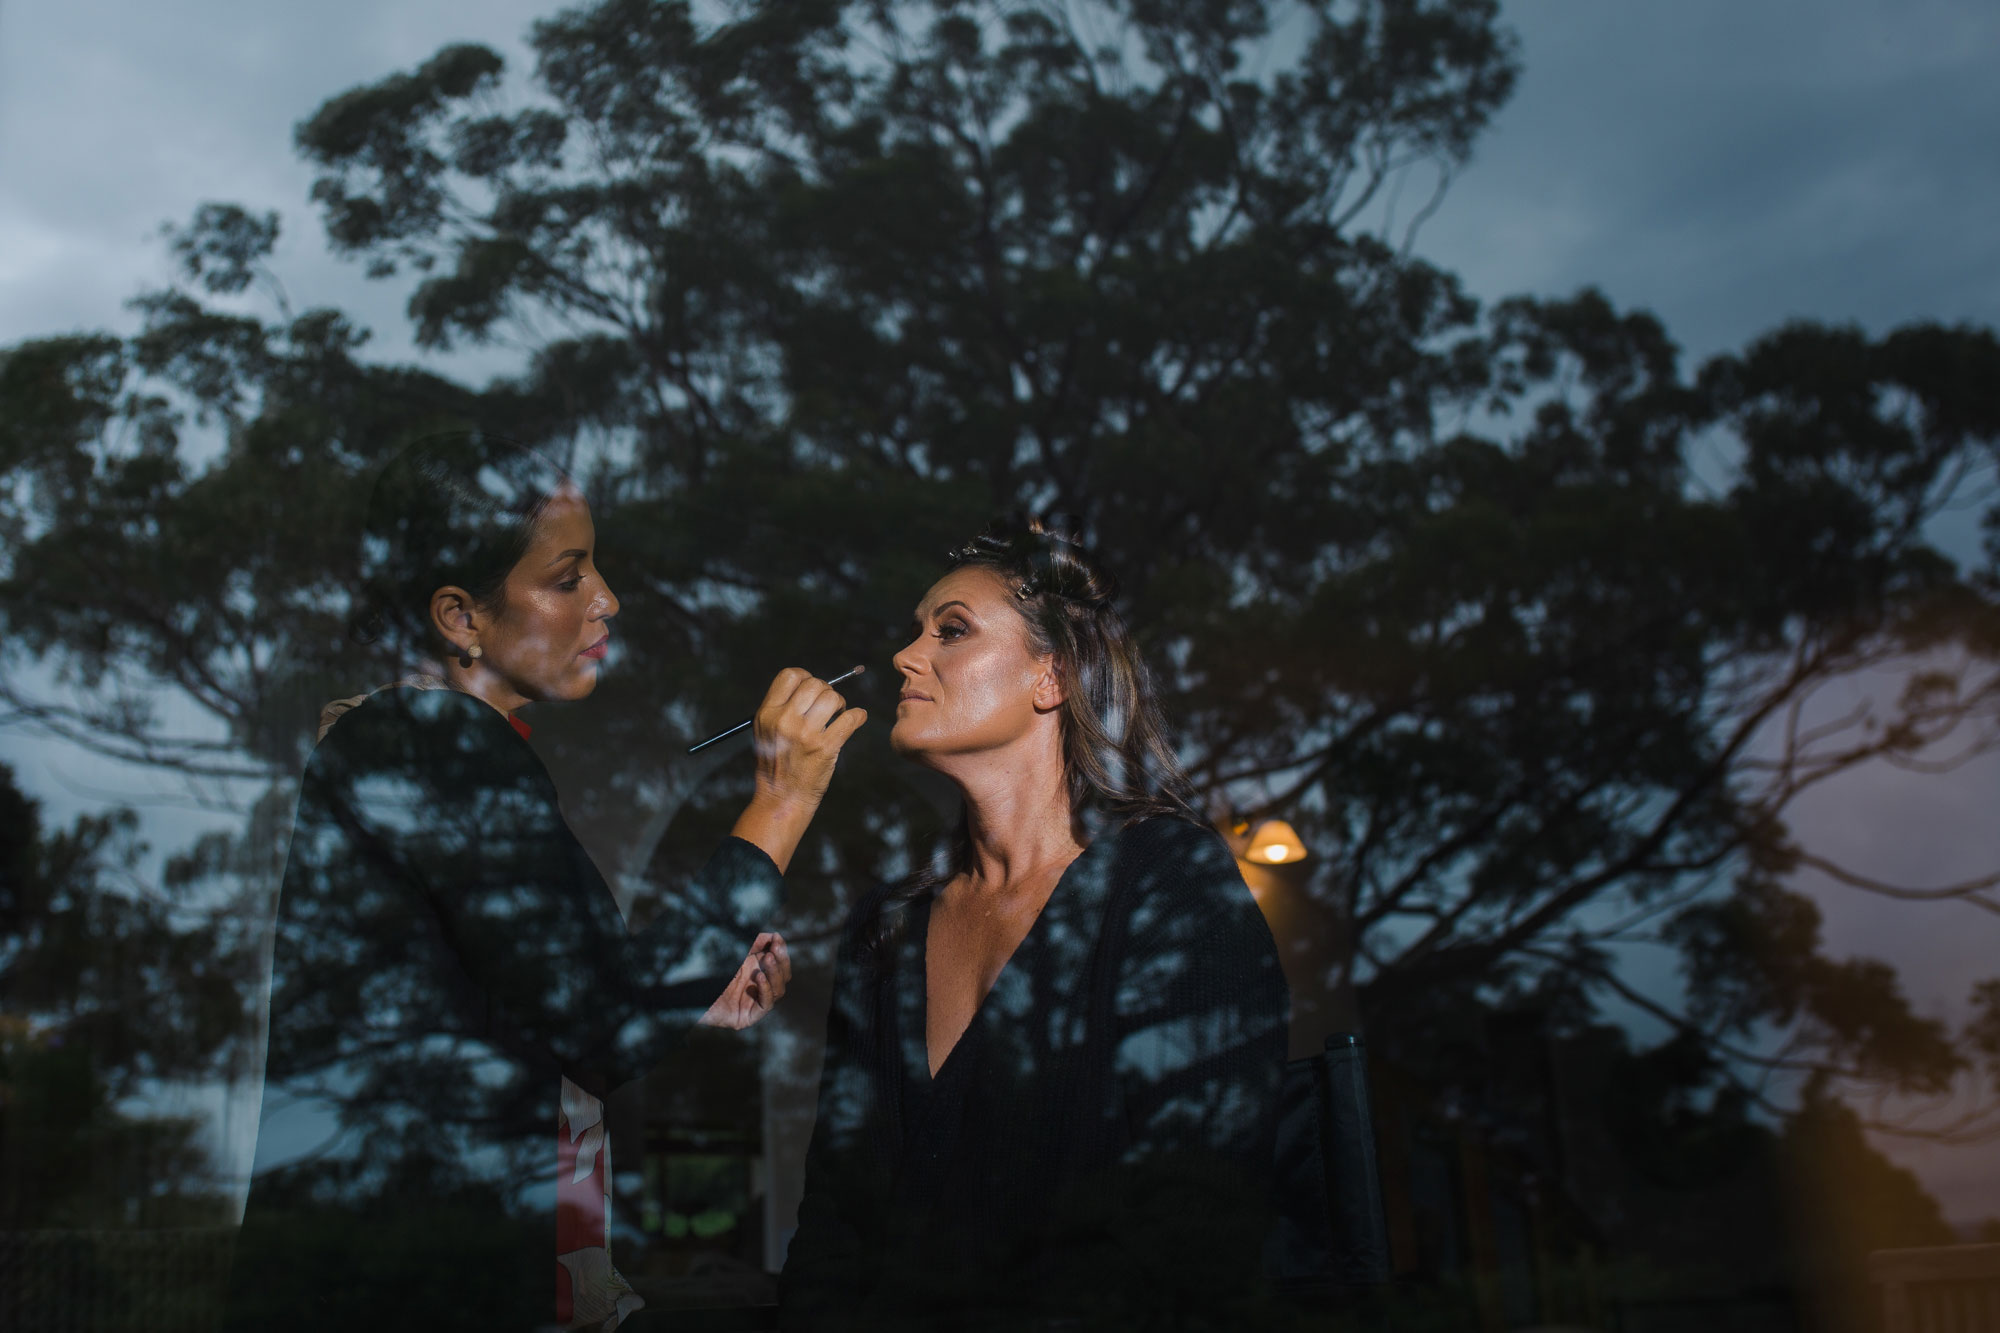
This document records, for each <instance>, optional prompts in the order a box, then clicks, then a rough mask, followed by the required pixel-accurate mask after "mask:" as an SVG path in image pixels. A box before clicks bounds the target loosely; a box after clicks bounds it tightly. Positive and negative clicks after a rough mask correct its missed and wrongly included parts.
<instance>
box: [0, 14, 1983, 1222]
mask: <svg viewBox="0 0 2000 1333" xmlns="http://www.w3.org/2000/svg"><path fill="white" fill-rule="evenodd" d="M548 8H549V6H547V5H545V4H537V3H528V2H527V0H481V2H480V3H477V4H473V3H469V2H466V0H460V2H459V3H446V2H443V0H394V2H393V3H391V2H389V0H344V2H343V3H340V4H333V3H326V2H325V0H292V2H291V3H288V4H282V5H271V4H262V3H257V4H253V3H250V2H249V0H183V2H182V3H180V4H175V5H159V4H144V3H138V0H42V2H41V3H25V4H24V3H20V0H0V345H5V344H7V343H11V342H14V341H17V340H19V339H22V338H27V337H32V336H37V335H44V334H49V333H56V332H64V331H70V330H77V329H94V328H107V327H108V328H115V329H116V328H129V327H130V326H131V323H132V320H131V317H130V316H129V314H128V313H127V312H126V311H125V310H124V309H123V302H124V301H125V300H126V299H127V298H129V297H130V296H132V295H133V294H134V293H135V292H137V291H139V290H140V289H142V288H143V287H146V286H148V285H152V284H156V283H158V282H160V281H162V280H163V279H164V278H165V277H166V275H167V272H168V268H169V266H168V264H167V261H166V257H165V255H164V253H163V251H162V248H161V246H160V244H159V242H158V238H157V229H158V226H159V224H160V223H162V222H163V221H170V220H171V221H180V220H184V219H185V218H186V217H187V216H188V214H189V213H190V212H191V210H192V209H193V208H194V207H195V205H197V204H198V203H200V202H202V201H204V200H210V199H224V200H234V201H238V202H241V203H244V204H247V205H249V206H251V207H253V208H257V209H276V210H278V211H279V212H280V213H281V214H282V215H283V217H284V220H285V223H286V231H285V238H284V241H283V243H282V245H281V248H280V251H279V254H278V256H277V264H276V266H277V268H278V269H279V271H280V273H281V274H282V276H283V279H284V281H285V283H286V285H287V287H288V289H289V291H290V294H291V297H292V299H293V301H294V303H295V304H299V305H307V304H332V305H337V306H340V307H342V308H343V309H346V310H348V311H350V312H352V313H353V314H354V315H355V316H356V317H357V318H358V319H359V320H360V321H361V322H362V323H364V324H367V325H369V326H371V327H373V328H374V329H375V330H376V333H377V341H376V344H375V346H376V348H377V350H378V351H379V352H381V353H382V354H384V355H393V356H399V357H400V356H407V355H412V354H413V353H412V352H411V351H410V345H409V341H408V338H407V336H406V334H405V333H404V330H403V328H402V326H401V320H400V307H401V302H402V291H401V289H398V288H395V287H385V286H382V285H378V284H369V283H367V282H365V281H364V280H363V279H362V278H361V276H360V274H359V273H358V271H357V270H355V269H354V268H353V267H351V266H348V265H345V264H342V263H339V262H338V261H335V260H333V259H331V258H330V257H328V256H327V255H326V253H325V250H324V247H323V245H322V244H321V241H320V237H319V232H318V229H317V225H316V222H315V221H314V219H313V217H312V215H311V213H310V212H309V210H308V209H307V207H306V191H307V188H308V185H309V182H310V173H309V171H308V170H307V168H306V167H305V166H304V165H303V164H302V163H300V162H299V161H297V160H296V159H295V158H294V157H293V155H292V153H291V149H290V145H291V130H292V126H293V124H294V123H295V122H296V121H298V120H299V119H300V118H301V117H302V116H304V115H306V114H307V113H308V112H310V111H311V110H312V109H313V108H314V107H315V106H316V105H318V103H319V102H320V101H321V100H322V99H324V98H325V97H327V96H329V95H331V94H333V93H336V92H339V91H341V90H343V89H345V88H348V87H350V86H352V85H354V84H356V83H359V82H363V81H368V80H373V79H376V78H379V77H381V76H382V75H383V74H385V73H387V72H389V71H392V70H395V69H399V68H405V67H407V66H409V65H411V64H412V63H414V62H416V61H418V60H421V59H422V58H424V57H425V56H427V55H428V54H429V53H430V52H432V51H433V50H435V49H436V48H437V47H438V46H439V45H440V44H442V43H444V42H448V41H461V40H475V41H481V42H485V43H487V44H489V45H492V46H495V47H497V48H498V49H500V50H501V51H503V52H504V53H506V54H507V55H508V56H509V57H510V60H511V63H513V64H514V65H515V67H516V69H517V70H521V69H525V67H526V64H527V62H526V60H525V58H524V56H523V48H522V46H521V44H520V37H521V34H522V33H523V32H524V30H525V29H526V26H527V24H528V22H529V20H530V19H532V18H533V17H534V16H536V15H537V14H539V13H543V12H547V10H548ZM1507 13H1508V16H1509V19H1510V21H1511V22H1512V23H1513V24H1514V25H1515V27H1516V28H1517V29H1518V31H1519V32H1520V33H1521V36H1522V40H1523V55H1524V59H1525V65H1526V68H1525V73H1524V76H1523V78H1522V81H1521V84H1520V87H1519V90H1518V91H1517V93H1516V96H1515V98H1514V100H1513V102H1512V103H1511V104H1510V105H1509V106H1508V107H1507V108H1506V109H1505V110H1504V111H1503V112H1502V113H1501V115H1500V117H1499V120H1498V122H1497V124H1496V125H1495V126H1494V127H1493V128H1492V130H1490V131H1489V133H1488V134H1487V136H1486V138H1485V139H1484V140H1483V142H1482V143H1481V145H1480V147H1479V149H1478V151H1477V155H1476V158H1475V160H1474V162H1473V163H1472V164H1471V165H1470V166H1469V167H1468V168H1467V169H1466V170H1465V171H1464V172H1463V173H1462V174H1461V175H1460V177H1459V178H1458V179H1457V181H1456V182H1455V183H1454V185H1453V188H1452V190H1451V193H1450V194H1449V196H1448V198H1447V199H1446V202H1445V204H1444V206H1443V208H1442V209H1441V210H1440V211H1439V213H1438V214H1437V215H1436V216H1435V217H1434V218H1433V219H1432V220H1431V221H1430V223H1429V224H1428V225H1427V226H1426V227H1425V229H1424V230H1423V232H1422V233H1421V235H1420V238H1419V242H1418V249H1419V250H1420V252H1422V253H1423V254H1425V255H1427V256H1428V257H1429V258H1431V259H1432V260H1434V261H1435V262H1437V263H1439V264H1441V265H1443V266H1444V267H1446V268H1449V269H1452V270H1454V271H1456V272H1458V273H1460V274H1461V275H1462V276H1463V277H1464V278H1465V280H1466V282H1467V284H1468V286H1469V287H1470V289H1471V290H1472V291H1473V292H1474V293H1475V294H1478V295H1480V296H1482V297H1487V298H1491V297H1498V296H1503V295H1509V294H1513V293H1517V292H1531V293H1537V294H1544V295H1556V294H1564V293H1568V292H1571V291H1573V290H1575V289H1576V288H1578V287H1580V286H1583V285H1585V284H1594V285H1596V286H1598V287H1600V288H1602V289H1603V290H1604V291H1605V292H1606V293H1608V294H1609V295H1610V297H1611V298H1612V299H1613V300H1614V301H1615V302H1617V303H1619V304H1621V305H1626V306H1640V307H1645V308H1648V309H1651V310H1653V311H1655V312H1656V313H1658V314H1659V315H1660V316H1661V317H1662V319H1663V320H1664V321H1665V323H1666V326H1667V328H1668V329H1669V331H1670V332H1671V333H1672V334H1673V335H1674V337H1675V338H1676V339H1677V340H1678V341H1679V342H1680V343H1681V345H1682V346H1683V348H1685V349H1686V350H1687V352H1688V353H1689V354H1690V356H1692V357H1701V356H1706V355H1710V354H1713V353H1715V352H1718V351H1723V350H1729V349H1732V348H1735V347H1739V346H1741V345H1742V344H1743V343H1744V342H1745V341H1746V340H1748V339H1750V338H1752V337H1754V336H1756V335H1757V334H1759V333H1760V332H1763V331H1765V330H1768V329H1771V328H1773V327H1774V326H1776V325H1778V324H1780V323H1782V322H1784V321H1786V320H1788V319H1793V318H1813V319H1820V320H1829V321H1840V322H1848V321H1851V322H1856V323H1859V324H1860V325H1862V326H1863V327H1865V328H1867V329H1869V330H1870V331H1873V332H1880V331H1883V330H1886V329H1888V328H1890V327H1893V326H1894V325H1896V324H1898V323H1901V322H1904V321H1908V320H1914V319H1943V320H1951V321H1973V322H1978V323H1983V324H2000V226H1996V223H1995V219H1996V218H2000V152H1996V151H1995V149H1994V141H1995V136H1996V127H2000V78H1996V77H1995V74H1994V70H1995V68H1996V57H2000V5H1996V4H1994V3H1993V2H1992V0H1897V2H1896V3H1894V4H1891V3H1888V2H1887V0H1751V2H1746V0H1676V3H1671V4H1663V3H1649V4H1632V3H1610V4H1607V3H1599V2H1596V0H1528V2H1524V3H1515V4H1510V5H1508V7H1507ZM1413 189H1414V187H1413ZM1416 193H1421V191H1420V190H1419V191H1416ZM1413 197H1414V196H1409V197H1406V203H1405V208H1406V209H1407V208H1408V207H1409V206H1410V205H1409V202H1407V199H1408V198H1413ZM503 365H504V361H503V360H502V359H500V358H498V357H495V356H492V355H489V356H485V357H476V358H473V359H472V360H471V361H469V362H461V363H460V364H459V365H458V366H457V367H456V369H459V370H461V371H465V370H474V369H476V370H480V371H485V370H492V369H498V368H502V366H503ZM0 757H6V758H9V759H11V760H12V761H14V762H15V763H17V764H18V765H19V766H20V768H21V769H22V777H23V780H24V781H25V782H26V783H27V784H28V785H29V786H30V788H31V789H33V790H36V791H38V792H40V793H41V794H44V795H46V796H48V797H49V798H50V801H51V805H52V806H53V807H54V808H55V809H57V810H62V811H68V810H72V809H74V808H75V806H76V804H77V802H78V801H79V800H80V799H82V798H81V797H80V796H79V791H80V788H79V787H78V786H77V785H76V778H75V776H74V775H75V774H76V773H78V772H81V771H83V770H82V768H81V767H80V766H79V765H77V763H76V762H75V761H74V760H73V759H63V758H62V757H60V756H57V755H54V754H51V753H47V752H43V751H37V750H32V749H29V748H26V747H24V745H23V743H22V742H21V740H20V739H19V738H18V737H7V736H4V735H0ZM65 765H66V766H65ZM65 775H68V776H67V777H65ZM1996 808H2000V766H1996V765H1991V764H1989V765H1985V766H1982V767H1979V768H1976V769H1969V770H1966V771H1963V772H1961V773H1959V774H1957V775H1955V776H1953V777H1951V778H1948V779H1929V780H1920V779H1914V778H1911V777H1909V776H1908V775H1902V774H1891V773H1871V774H1865V775H1861V776H1858V777H1856V778H1855V779H1853V780H1852V781H1850V782H1848V783H1846V784H1844V785H1843V786H1842V787H1841V788H1839V789H1838V790H1832V791H1828V792H1825V793H1822V794H1821V795H1820V796H1819V797H1817V798H1816V799H1815V800H1814V802H1813V804H1812V805H1811V807H1809V808H1807V809H1805V810H1803V811H1801V817H1800V829H1801V832H1802V833H1803V834H1804V835H1806V836H1807V837H1808V838H1810V839H1812V840H1814V842H1815V844H1816V845H1822V846H1824V847H1826V848H1827V849H1828V850H1829V851H1830V852H1831V853H1832V854H1835V855H1838V856H1842V857H1845V858H1847V859H1849V860H1851V861H1853V862H1855V863H1857V865H1858V867H1859V868H1862V869H1865V870H1870V871H1873V872H1875V873H1879V874H1882V875H1885V876H1899V877H1902V878H1904V879H1906V880H1908V881H1911V882H1921V883H1941V882H1948V881H1949V880H1951V879H1952V878H1954V877H1960V876H1964V875H1969V874H1974V873H1982V872H1984V871H1987V870H1990V869H1992V868H1994V867H1995V866H2000V830H1996V828H1995V824H1996V821H1995V820H1994V818H1993V811H1994V810H1995V809H1996ZM1821 896H1822V898H1823V901H1824V902H1825V903H1826V906H1827V911H1828V937H1829V940H1830V942H1831V945H1832V948H1833V951H1834V952H1835V953H1837V954H1845V953H1850V952H1865V953H1873V954H1877V955H1881V956H1886V957H1888V958H1890V960H1891V961H1893V962H1895V963H1897V964H1898V966H1899V967H1900V968H1901V970H1902V973H1903V976H1904V979H1905V984H1906V985H1907V986H1908V987H1909V989H1910V991H1911V993H1912V994H1913V996H1915V998H1916V999H1917V1000H1918V1002H1919V1004H1920V1006H1921V1007H1923V1008H1924V1009H1925V1010H1926V1011H1927V1012H1932V1013H1935V1014H1939V1015H1941V1016H1955V1015H1956V1014H1957V1013H1959V1012H1961V1009H1960V1005H1961V1001H1962V999H1963V995H1964V990H1965V986H1966V984H1967V982H1968V981H1969V980H1970V979H1971V978H1972V977H1974V976H1977V975H1982V974H1985V975H1991V974H1993V973H1994V972H2000V919H1996V918H1994V917H1992V916H1986V915H1982V914H1979V913H1976V912H1974V911H1972V910H1971V909H1968V908H1965V907H1963V906H1958V905H1943V906H1936V907H1919V906H1914V905H1910V904H1901V903H1883V902H1871V903H1856V902H1855V901H1854V896H1853V895H1852V894H1844V893H1831V892H1829V893H1825V894H1822V895H1821ZM1884 1146H1885V1148H1887V1149H1888V1150H1889V1151H1891V1152H1892V1154H1893V1155H1895V1156H1896V1157H1898V1159H1899V1160H1903V1161H1906V1162H1909V1163H1911V1164H1913V1165H1914V1166H1916V1167H1917V1168H1918V1169H1919V1170H1920V1172H1921V1173H1922V1175H1923V1177H1924V1179H1925V1181H1926V1183H1927V1184H1928V1185H1929V1186H1930V1187H1931V1189H1932V1190H1933V1191H1934V1192H1935V1193H1936V1194H1937V1195H1938V1196H1939V1197H1940V1199H1941V1200H1943V1201H1944V1203H1945V1205H1946V1208H1947V1212H1948V1213H1950V1214H1951V1215H1952V1216H1954V1217H1956V1218H1959V1219H1962V1220H1964V1219H1971V1218H1975V1217H1978V1216H1982V1215H1985V1214H1987V1213H1991V1212H2000V1205H1996V1204H1994V1203H1993V1201H1994V1200H2000V1153H1996V1152H1995V1151H1993V1150H1991V1149H1988V1150H1983V1151H1957V1152H1941V1151H1929V1152H1924V1151H1919V1150H1917V1149H1915V1148H1912V1147H1909V1146H1899V1145H1896V1144H1891V1143H1885V1144H1884Z"/></svg>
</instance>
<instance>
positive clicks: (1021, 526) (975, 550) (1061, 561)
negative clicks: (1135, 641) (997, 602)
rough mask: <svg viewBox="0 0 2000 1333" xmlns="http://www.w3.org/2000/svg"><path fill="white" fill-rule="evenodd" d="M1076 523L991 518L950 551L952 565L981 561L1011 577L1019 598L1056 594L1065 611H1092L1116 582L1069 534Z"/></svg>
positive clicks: (1106, 600)
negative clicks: (969, 539)
mask: <svg viewBox="0 0 2000 1333" xmlns="http://www.w3.org/2000/svg"><path fill="white" fill-rule="evenodd" d="M1076 530H1077V525H1076V524H1074V523H1070V522H1065V521H1063V520H1062V519H1060V518H1058V517H1055V516H1050V517H1046V518H1045V517H1041V516H1036V515H1029V516H1025V517H1009V518H1003V519H996V520H994V522H992V523H990V524H988V525H987V528H986V531H984V532H982V533H980V534H979V535H978V536H977V537H974V538H973V539H972V540H971V541H969V542H967V543H966V544H965V545H963V546H961V547H959V548H958V549H957V550H955V551H953V552H952V553H951V562H952V565H953V566H954V567H957V566H959V565H969V564H971V565H985V566H988V567H991V568H995V569H999V570H1000V571H1001V572H1003V573H1005V574H1008V575H1010V576H1012V577H1013V579H1014V580H1015V581H1016V585H1017V586H1016V588H1015V595H1016V596H1017V597H1019V598H1021V600H1023V601H1028V600H1030V599H1032V598H1035V597H1039V596H1044V595H1046V596H1049V597H1054V598H1058V599H1060V600H1061V601H1062V603H1063V604H1064V607H1065V609H1074V610H1091V611H1095V610H1097V609H1099V608H1101V607H1105V606H1108V605H1110V602H1111V599H1112V598H1113V597H1115V596H1117V594H1118V580H1117V579H1115V578H1113V577H1112V576H1111V574H1110V573H1109V572H1108V571H1106V570H1104V569H1103V568H1102V567H1100V566H1099V565H1098V564H1097V562H1096V561H1095V560H1094V559H1093V558H1092V557H1091V555H1090V553H1089V552H1088V551H1087V550H1086V549H1085V548H1084V545H1083V543H1082V541H1081V540H1079V539H1078V538H1077V537H1076V536H1073V535H1071V534H1073V533H1074V532H1076Z"/></svg>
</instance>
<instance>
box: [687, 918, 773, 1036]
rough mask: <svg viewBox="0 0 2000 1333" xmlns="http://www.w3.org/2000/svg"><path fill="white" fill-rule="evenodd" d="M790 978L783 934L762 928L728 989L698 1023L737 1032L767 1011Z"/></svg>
mask: <svg viewBox="0 0 2000 1333" xmlns="http://www.w3.org/2000/svg"><path fill="white" fill-rule="evenodd" d="M791 980H792V955H791V953H790V951H788V950H787V949H786V948H785V937H784V936H782V935H780V934H777V933H776V932H775V931H766V932H765V933H764V934H762V935H759V936H758V937H757V938H756V939H755V940H754V941H752V942H751V945H750V953H749V955H748V956H747V957H745V958H744V960H743V965H742V966H741V967H738V968H737V969H736V976H735V977H734V978H733V979H732V980H731V981H730V983H729V987H728V989H726V990H724V991H723V992H722V995H721V997H720V998H718V999H717V1000H716V1002H715V1003H714V1004H712V1005H710V1006H709V1007H708V1012H707V1013H705V1014H703V1015H702V1016H701V1026H703V1027H709V1028H729V1029H731V1030H733V1031H736V1032H741V1031H742V1030H743V1029H744V1028H747V1027H749V1026H750V1025H751V1024H752V1023H755V1022H756V1021H757V1020H758V1019H760V1018H762V1017H763V1016H764V1015H765V1014H768V1013H770V1012H771V1009H772V1007H773V1006H774V1005H776V1004H777V1003H778V1001H779V1000H780V999H782V998H784V994H785V987H786V986H788V985H790V984H791Z"/></svg>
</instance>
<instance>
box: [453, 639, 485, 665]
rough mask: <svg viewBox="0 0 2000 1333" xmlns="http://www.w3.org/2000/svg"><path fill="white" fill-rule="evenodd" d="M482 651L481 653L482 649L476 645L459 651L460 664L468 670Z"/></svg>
mask: <svg viewBox="0 0 2000 1333" xmlns="http://www.w3.org/2000/svg"><path fill="white" fill-rule="evenodd" d="M480 651H481V650H480V647H479V645H478V644H476V643H475V644H473V645H472V646H471V647H470V648H461V649H459V650H458V664H459V665H460V666H462V667H468V668H469V667H471V665H472V662H473V659H474V658H476V657H478V656H479V655H480Z"/></svg>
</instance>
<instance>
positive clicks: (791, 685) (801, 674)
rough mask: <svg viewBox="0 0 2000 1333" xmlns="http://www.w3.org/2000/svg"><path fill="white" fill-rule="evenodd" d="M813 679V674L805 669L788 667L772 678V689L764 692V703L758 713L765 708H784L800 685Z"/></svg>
mask: <svg viewBox="0 0 2000 1333" xmlns="http://www.w3.org/2000/svg"><path fill="white" fill-rule="evenodd" d="M812 678H813V674H812V672H810V671H808V670H806V669H805V668H804V667H786V668H785V669H784V670H783V671H780V672H779V673H778V674H777V675H775V676H773V677H771V688H770V689H768V690H765V691H764V702H763V703H762V704H761V705H759V707H758V711H759V712H762V711H763V710H764V709H765V708H773V707H779V706H782V705H783V704H784V703H785V701H786V700H788V699H790V698H791V697H792V695H793V694H794V693H796V692H797V690H798V688H799V686H800V684H802V683H803V682H805V681H808V680H811V679H812Z"/></svg>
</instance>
